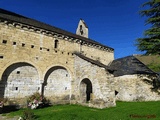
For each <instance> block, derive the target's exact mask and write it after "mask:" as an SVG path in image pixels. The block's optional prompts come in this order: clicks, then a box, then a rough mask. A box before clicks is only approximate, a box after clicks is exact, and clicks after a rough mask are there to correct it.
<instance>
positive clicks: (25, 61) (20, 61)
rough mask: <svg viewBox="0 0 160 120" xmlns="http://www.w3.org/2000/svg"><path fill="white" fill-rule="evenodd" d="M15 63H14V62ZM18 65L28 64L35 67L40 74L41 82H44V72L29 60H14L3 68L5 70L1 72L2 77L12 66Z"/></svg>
mask: <svg viewBox="0 0 160 120" xmlns="http://www.w3.org/2000/svg"><path fill="white" fill-rule="evenodd" d="M13 61H14V62H13ZM16 63H28V64H30V65H32V66H34V67H35V68H36V70H37V71H38V73H39V78H40V80H43V77H42V70H41V69H40V68H39V67H38V66H37V65H36V64H35V63H34V62H32V61H28V60H12V61H11V62H8V63H7V64H5V66H4V67H3V70H1V71H0V76H1V77H2V74H3V73H4V71H5V70H6V69H7V68H8V67H9V66H10V65H12V64H16Z"/></svg>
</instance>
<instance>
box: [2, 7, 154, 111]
mask: <svg viewBox="0 0 160 120" xmlns="http://www.w3.org/2000/svg"><path fill="white" fill-rule="evenodd" d="M113 61H114V49H113V48H111V47H108V46H105V45H103V44H100V43H98V42H96V41H94V40H91V39H89V38H88V27H87V25H86V24H85V22H84V20H82V19H81V20H80V22H79V24H78V28H77V31H76V34H73V33H70V32H67V31H64V30H62V29H59V28H56V27H53V26H50V25H47V24H44V23H42V22H39V21H36V20H33V19H30V18H27V17H24V16H21V15H18V14H16V13H12V12H9V11H6V10H3V9H0V98H8V99H11V100H16V101H17V102H18V103H19V104H22V103H24V102H25V101H26V98H27V97H28V96H29V95H32V94H33V93H35V92H39V93H41V94H42V95H44V96H45V97H47V98H48V99H49V100H50V101H51V102H52V103H53V104H66V103H71V104H82V105H88V106H90V107H96V108H105V107H112V106H115V105H116V99H117V96H116V95H115V92H116V91H121V92H119V93H120V94H119V95H121V94H123V91H122V90H120V87H119V84H117V82H116V81H115V80H116V79H117V78H118V77H115V75H116V72H117V71H118V70H117V68H115V66H114V65H115V64H114V63H113ZM111 63H113V64H111ZM149 72H150V73H152V71H149ZM136 74H137V73H136ZM147 74H148V73H147ZM118 80H119V79H118ZM122 86H123V85H122ZM122 86H121V87H122ZM122 88H123V87H122ZM133 94H135V93H133ZM118 99H120V100H123V99H125V97H118Z"/></svg>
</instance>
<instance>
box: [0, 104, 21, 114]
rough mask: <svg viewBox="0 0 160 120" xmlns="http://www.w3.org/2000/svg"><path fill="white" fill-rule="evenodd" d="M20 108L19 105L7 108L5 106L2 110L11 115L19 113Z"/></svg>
mask: <svg viewBox="0 0 160 120" xmlns="http://www.w3.org/2000/svg"><path fill="white" fill-rule="evenodd" d="M18 110H19V107H18V106H17V105H7V106H3V109H2V111H1V112H2V113H10V112H14V111H18Z"/></svg>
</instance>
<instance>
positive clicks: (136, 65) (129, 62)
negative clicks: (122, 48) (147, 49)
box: [110, 56, 156, 77]
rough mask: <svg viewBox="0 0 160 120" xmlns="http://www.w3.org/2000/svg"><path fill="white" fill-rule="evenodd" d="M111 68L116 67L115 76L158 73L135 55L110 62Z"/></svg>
mask: <svg viewBox="0 0 160 120" xmlns="http://www.w3.org/2000/svg"><path fill="white" fill-rule="evenodd" d="M110 69H114V70H115V71H114V72H113V74H114V76H116V77H117V76H122V75H133V74H156V73H155V72H153V71H152V70H151V69H149V68H148V67H147V66H146V65H144V64H143V63H142V62H141V61H139V60H138V59H137V58H136V57H134V56H127V57H124V58H120V59H116V60H114V61H113V62H112V63H111V64H110Z"/></svg>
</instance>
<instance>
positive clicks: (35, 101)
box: [27, 92, 47, 109]
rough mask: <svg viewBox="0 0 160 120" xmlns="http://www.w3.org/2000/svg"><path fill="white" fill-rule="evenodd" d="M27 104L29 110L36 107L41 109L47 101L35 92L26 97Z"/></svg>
mask: <svg viewBox="0 0 160 120" xmlns="http://www.w3.org/2000/svg"><path fill="white" fill-rule="evenodd" d="M27 103H28V107H30V108H31V109H36V108H38V107H43V106H44V105H45V104H46V103H47V100H46V98H45V97H44V96H42V95H40V94H39V93H38V92H36V93H34V94H33V95H31V96H29V97H28V100H27Z"/></svg>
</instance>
